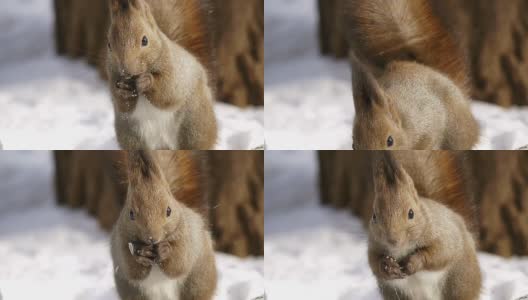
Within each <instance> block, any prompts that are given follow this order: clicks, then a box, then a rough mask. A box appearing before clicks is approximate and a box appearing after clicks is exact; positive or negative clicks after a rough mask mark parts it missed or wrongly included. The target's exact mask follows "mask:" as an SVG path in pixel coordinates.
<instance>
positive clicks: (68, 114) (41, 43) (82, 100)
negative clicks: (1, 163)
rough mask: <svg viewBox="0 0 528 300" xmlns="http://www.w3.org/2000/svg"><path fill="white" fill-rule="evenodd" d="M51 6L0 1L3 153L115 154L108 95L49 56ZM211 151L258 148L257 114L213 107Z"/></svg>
mask: <svg viewBox="0 0 528 300" xmlns="http://www.w3.org/2000/svg"><path fill="white" fill-rule="evenodd" d="M52 3H53V2H52V0H25V1H19V0H3V1H2V10H1V11H0V28H2V30H1V31H0V140H1V141H2V143H3V146H4V149H21V150H24V149H116V148H117V147H118V145H117V142H116V139H115V133H114V127H113V108H112V105H111V102H110V97H109V91H108V88H107V87H106V85H105V83H104V82H103V81H102V80H100V79H99V76H98V74H97V72H96V71H95V70H94V69H93V68H92V67H89V66H88V65H86V64H85V63H84V62H82V61H71V60H69V59H66V58H59V57H57V56H56V55H55V54H54V48H53V11H52ZM215 109H216V113H217V118H218V121H219V127H220V133H219V136H220V139H219V143H218V148H219V149H254V148H257V147H261V146H263V145H264V110H263V109H262V108H259V109H255V108H253V109H244V110H243V109H240V108H237V107H235V106H232V105H227V104H222V103H218V104H217V105H216V108H215Z"/></svg>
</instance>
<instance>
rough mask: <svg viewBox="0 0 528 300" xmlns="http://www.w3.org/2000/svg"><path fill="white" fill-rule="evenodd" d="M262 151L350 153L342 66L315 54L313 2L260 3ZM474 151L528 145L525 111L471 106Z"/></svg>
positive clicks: (347, 86) (346, 76)
mask: <svg viewBox="0 0 528 300" xmlns="http://www.w3.org/2000/svg"><path fill="white" fill-rule="evenodd" d="M264 5H265V31H266V38H265V42H264V50H265V71H264V72H265V87H266V89H265V102H266V109H265V110H266V111H265V122H266V146H267V149H284V150H291V149H299V150H303V149H308V150H310V149H311V150H320V149H350V148H351V147H352V121H353V120H354V104H353V101H352V90H351V89H352V88H351V81H350V71H349V67H348V64H347V62H344V61H335V60H333V59H329V58H323V57H321V56H320V55H319V52H318V42H317V20H318V15H317V11H316V8H317V7H316V1H315V0H266V1H265V4H264ZM472 110H473V113H474V115H475V116H476V118H477V119H478V121H479V123H480V126H481V128H482V132H481V134H482V137H481V141H480V143H479V144H478V146H477V148H478V149H517V148H519V147H521V146H524V145H527V144H528V108H522V109H521V108H515V109H509V110H507V109H503V108H500V107H498V106H495V105H490V104H485V103H482V102H478V101H475V102H473V106H472Z"/></svg>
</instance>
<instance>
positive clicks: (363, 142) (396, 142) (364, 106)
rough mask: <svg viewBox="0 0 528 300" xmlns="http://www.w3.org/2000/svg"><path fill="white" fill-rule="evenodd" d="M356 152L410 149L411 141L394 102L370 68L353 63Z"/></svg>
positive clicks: (354, 144)
mask: <svg viewBox="0 0 528 300" xmlns="http://www.w3.org/2000/svg"><path fill="white" fill-rule="evenodd" d="M352 69H353V70H352V71H353V78H352V82H353V92H354V107H355V109H356V117H355V119H354V130H353V131H354V132H353V139H354V142H353V148H354V149H356V150H397V149H408V148H409V145H408V138H407V135H406V133H405V131H404V130H403V127H402V121H401V119H400V116H399V114H398V112H397V111H396V109H395V108H394V105H392V100H391V98H390V97H388V95H387V94H386V93H385V92H384V91H383V90H382V88H381V86H380V85H379V84H378V82H377V81H376V78H375V77H374V75H373V74H372V73H371V72H370V71H369V70H367V68H366V66H364V65H363V64H361V63H359V62H357V61H356V63H353V67H352Z"/></svg>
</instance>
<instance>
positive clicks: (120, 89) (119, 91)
mask: <svg viewBox="0 0 528 300" xmlns="http://www.w3.org/2000/svg"><path fill="white" fill-rule="evenodd" d="M115 93H116V95H117V96H119V97H120V98H123V99H130V98H135V97H137V96H138V92H137V91H136V89H135V88H134V87H133V86H132V85H131V84H130V83H129V82H127V81H124V80H118V81H117V82H116V84H115Z"/></svg>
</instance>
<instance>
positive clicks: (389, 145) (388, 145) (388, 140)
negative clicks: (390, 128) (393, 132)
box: [387, 136, 394, 147]
mask: <svg viewBox="0 0 528 300" xmlns="http://www.w3.org/2000/svg"><path fill="white" fill-rule="evenodd" d="M392 145H394V140H393V139H392V136H389V138H388V139H387V147H392Z"/></svg>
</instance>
